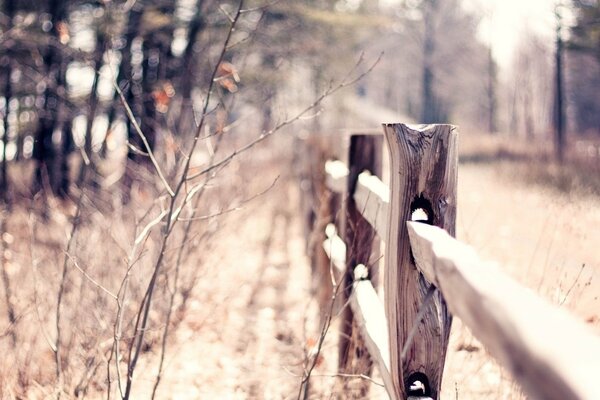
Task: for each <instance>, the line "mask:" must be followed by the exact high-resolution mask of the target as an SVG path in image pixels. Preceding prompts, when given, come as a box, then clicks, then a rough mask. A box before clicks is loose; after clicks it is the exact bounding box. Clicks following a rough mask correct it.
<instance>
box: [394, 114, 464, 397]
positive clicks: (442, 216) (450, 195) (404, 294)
mask: <svg viewBox="0 0 600 400" xmlns="http://www.w3.org/2000/svg"><path fill="white" fill-rule="evenodd" d="M383 127H384V132H385V138H386V142H387V144H388V147H389V150H390V210H389V212H390V213H389V225H388V233H387V240H386V257H385V279H384V288H385V289H384V290H385V296H386V300H385V307H386V313H387V319H388V331H389V339H390V357H391V360H390V361H391V364H390V365H391V373H392V378H393V380H394V382H395V385H396V387H394V392H395V395H396V397H397V398H399V399H406V398H407V397H408V396H409V395H414V396H419V395H420V396H428V397H431V398H432V399H434V400H438V399H439V394H440V387H441V382H442V372H443V369H444V360H445V357H446V349H447V347H448V337H449V334H450V325H451V322H452V317H451V315H450V314H449V312H448V310H447V308H446V304H445V302H444V300H443V298H442V296H441V294H440V293H439V292H438V291H435V292H432V290H433V288H432V287H430V284H429V283H428V282H427V281H426V280H425V279H424V278H423V276H422V275H421V273H420V272H419V271H418V270H417V269H416V267H415V264H414V259H413V257H412V255H411V250H410V242H409V236H408V231H407V228H406V221H409V220H411V216H412V215H413V212H414V211H415V210H418V209H421V210H422V211H424V213H425V214H426V219H427V221H426V222H427V223H429V224H432V225H435V226H438V227H441V228H443V229H445V230H446V231H448V232H449V233H450V234H451V235H452V236H454V233H455V220H456V183H457V158H458V157H457V136H458V133H457V129H456V128H455V127H454V126H452V125H411V126H407V125H404V124H384V126H383ZM426 299H428V300H426ZM420 311H422V312H421V313H420ZM418 314H421V316H422V318H418ZM421 316H419V317H421ZM418 319H420V321H419V320H418ZM415 324H417V325H418V326H417V327H416V328H415V329H416V330H415V331H414V334H413V332H412V331H413V327H414V325H415ZM403 353H404V354H405V357H402V354H403Z"/></svg>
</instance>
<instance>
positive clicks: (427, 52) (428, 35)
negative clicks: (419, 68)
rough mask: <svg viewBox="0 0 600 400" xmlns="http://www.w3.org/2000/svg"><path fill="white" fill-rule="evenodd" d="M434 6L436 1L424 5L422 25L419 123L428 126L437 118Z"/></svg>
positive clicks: (426, 2) (429, 1)
mask: <svg viewBox="0 0 600 400" xmlns="http://www.w3.org/2000/svg"><path fill="white" fill-rule="evenodd" d="M435 6H436V0H427V1H425V4H424V10H423V23H424V24H425V26H424V37H423V83H422V86H423V87H422V90H423V98H422V102H421V104H422V110H421V121H420V122H422V123H424V124H429V123H433V122H438V121H436V120H437V118H438V116H437V112H436V100H435V95H434V91H433V84H434V82H433V81H434V75H433V60H432V58H433V54H434V51H435V43H434V40H435V32H434V27H433V21H432V19H433V17H432V13H433V11H432V8H434V7H435Z"/></svg>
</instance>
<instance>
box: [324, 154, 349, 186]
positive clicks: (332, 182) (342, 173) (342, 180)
mask: <svg viewBox="0 0 600 400" xmlns="http://www.w3.org/2000/svg"><path fill="white" fill-rule="evenodd" d="M349 173H350V171H348V167H347V166H346V164H344V163H343V162H342V161H339V160H328V161H327V162H326V163H325V183H326V184H327V187H328V188H329V190H332V191H334V192H336V193H344V191H345V190H346V183H347V181H348V174H349Z"/></svg>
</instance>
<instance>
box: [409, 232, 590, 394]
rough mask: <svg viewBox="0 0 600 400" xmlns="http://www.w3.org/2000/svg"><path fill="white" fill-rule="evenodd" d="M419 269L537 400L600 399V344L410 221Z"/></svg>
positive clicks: (456, 245)
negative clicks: (599, 379)
mask: <svg viewBox="0 0 600 400" xmlns="http://www.w3.org/2000/svg"><path fill="white" fill-rule="evenodd" d="M408 231H409V234H410V242H411V245H412V251H413V254H414V257H415V260H416V262H417V266H418V267H419V269H420V270H421V271H422V272H423V274H424V275H425V277H426V278H427V280H429V281H430V282H433V283H434V284H435V285H436V286H437V288H438V289H439V290H440V291H441V292H442V294H443V295H444V298H445V299H446V302H447V303H448V307H449V308H450V311H452V313H453V314H454V315H455V316H457V317H459V318H460V319H461V320H462V321H463V322H464V323H465V325H466V326H468V327H469V328H470V329H471V330H472V331H473V334H474V335H475V336H476V337H477V338H478V339H479V340H480V341H481V342H482V343H483V345H484V346H485V347H486V348H487V350H488V351H489V352H490V353H491V354H492V355H493V356H494V357H495V358H496V359H497V360H498V361H499V362H500V363H501V364H502V365H504V367H505V368H507V369H508V370H509V371H510V372H511V373H512V375H513V377H514V379H515V380H516V381H517V382H519V384H520V385H521V387H522V388H523V391H524V392H525V393H526V394H527V395H528V396H529V397H530V398H532V399H540V400H542V399H543V400H554V399H556V400H563V399H582V400H583V399H600V385H598V378H599V377H600V338H598V337H597V336H595V335H593V334H592V333H591V332H590V331H588V329H587V328H586V327H585V326H584V325H583V324H582V323H581V322H579V321H577V320H576V319H575V318H573V317H572V316H570V315H569V314H567V313H566V312H565V311H564V310H561V309H558V308H556V307H553V306H551V305H550V304H549V303H547V302H545V301H544V300H542V299H541V298H540V297H538V296H536V295H535V294H534V293H533V292H531V291H530V290H529V289H526V288H524V287H522V286H520V285H519V284H518V283H516V282H515V281H513V280H512V279H510V278H509V277H508V276H507V275H505V274H504V273H502V272H501V271H500V270H499V269H498V268H497V267H496V266H495V265H494V264H491V263H489V262H484V261H482V260H481V259H480V258H479V257H478V256H477V254H476V253H475V251H474V250H473V249H472V248H471V247H469V246H467V245H465V244H463V243H460V242H458V241H457V240H455V239H453V238H452V237H450V235H448V233H447V232H445V231H443V230H441V229H439V228H436V227H432V226H428V225H425V224H420V223H414V222H409V223H408Z"/></svg>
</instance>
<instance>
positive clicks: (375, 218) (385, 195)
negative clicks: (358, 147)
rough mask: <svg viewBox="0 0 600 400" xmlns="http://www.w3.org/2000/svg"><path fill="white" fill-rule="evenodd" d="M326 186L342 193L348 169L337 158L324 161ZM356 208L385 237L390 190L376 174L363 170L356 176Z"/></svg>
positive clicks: (381, 236)
mask: <svg viewBox="0 0 600 400" xmlns="http://www.w3.org/2000/svg"><path fill="white" fill-rule="evenodd" d="M325 173H326V183H327V187H328V188H329V189H330V190H332V191H334V192H336V193H344V192H345V190H346V181H347V179H348V174H349V170H348V167H347V166H346V164H344V163H343V162H342V161H339V160H329V161H327V162H326V163H325ZM354 201H355V202H356V208H357V209H358V211H360V213H361V214H362V216H363V217H364V218H365V219H366V220H367V221H369V223H370V224H371V226H372V227H373V228H374V229H375V230H376V231H377V233H378V234H379V237H380V238H381V239H385V235H386V229H387V225H388V204H389V202H390V190H389V188H388V186H387V185H386V184H385V183H383V182H382V181H381V179H379V178H378V177H377V176H375V175H371V173H370V172H369V171H364V172H362V173H361V174H360V175H359V176H358V183H357V185H356V190H355V192H354Z"/></svg>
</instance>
